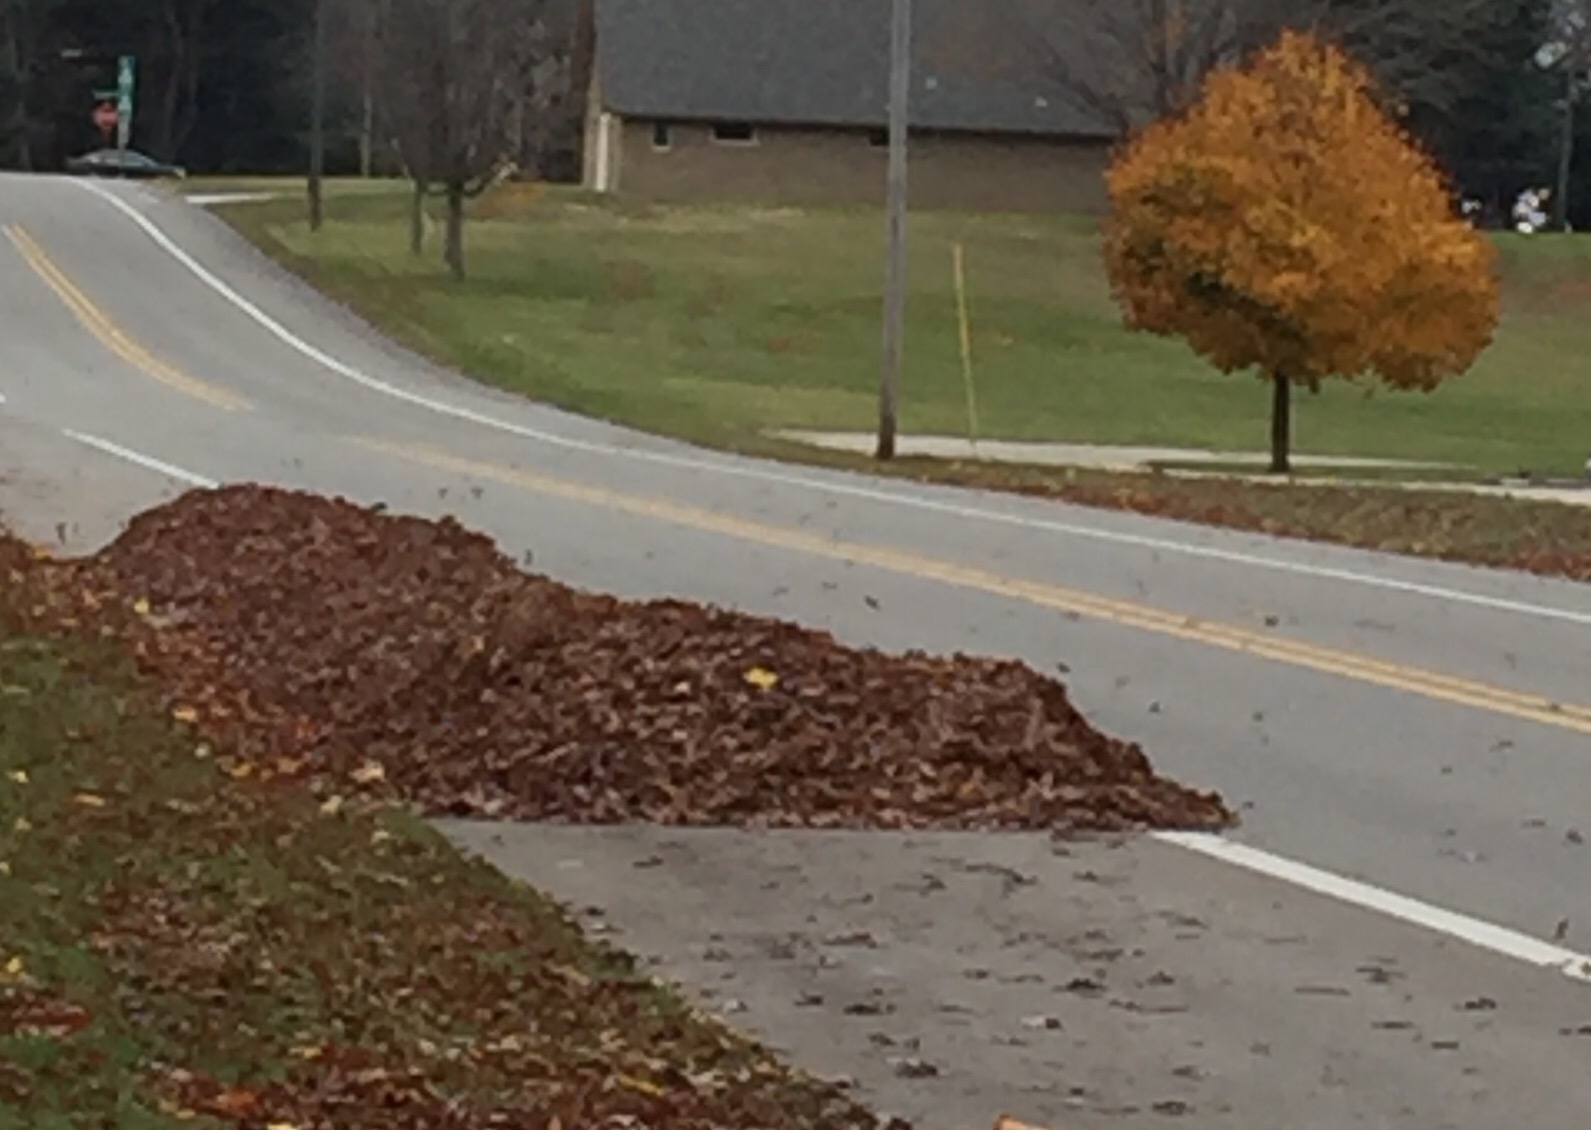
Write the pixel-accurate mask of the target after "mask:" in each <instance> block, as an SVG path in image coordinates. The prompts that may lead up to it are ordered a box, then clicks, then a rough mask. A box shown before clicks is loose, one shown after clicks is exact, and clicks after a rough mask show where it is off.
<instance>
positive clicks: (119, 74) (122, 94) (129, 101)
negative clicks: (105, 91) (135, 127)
mask: <svg viewBox="0 0 1591 1130" xmlns="http://www.w3.org/2000/svg"><path fill="white" fill-rule="evenodd" d="M136 65H137V64H136V63H134V61H133V57H132V56H131V55H123V56H122V57H121V58H120V59H119V60H117V63H116V98H117V101H119V102H120V103H121V111H122V113H124V114H125V113H127V112H128V111H130V110H131V109H132V108H133V86H134V83H135V81H136V79H135V78H134V75H135V67H136Z"/></svg>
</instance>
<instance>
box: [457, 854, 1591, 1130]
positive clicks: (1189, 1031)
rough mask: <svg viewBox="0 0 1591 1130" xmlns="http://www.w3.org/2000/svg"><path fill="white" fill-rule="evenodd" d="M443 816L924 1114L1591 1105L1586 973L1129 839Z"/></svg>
mask: <svg viewBox="0 0 1591 1130" xmlns="http://www.w3.org/2000/svg"><path fill="white" fill-rule="evenodd" d="M444 831H445V832H447V833H448V834H449V835H450V836H451V838H452V839H453V840H454V842H455V843H458V844H459V845H460V846H461V847H463V848H465V849H466V850H469V851H472V852H478V853H481V854H483V855H484V856H485V857H486V858H487V859H489V860H491V861H492V862H493V863H495V864H496V865H498V866H499V867H501V868H503V869H504V870H506V871H507V872H508V873H509V874H511V875H514V876H516V877H518V878H521V879H523V880H525V881H527V882H529V883H531V884H533V885H534V886H536V887H537V888H539V889H541V890H543V891H545V892H547V893H549V894H551V895H553V896H554V897H555V898H559V899H561V900H564V901H566V902H567V903H569V904H570V905H571V906H572V908H573V909H574V910H576V911H577V912H579V913H580V915H581V917H582V918H583V920H584V921H585V923H586V924H587V926H588V928H594V929H596V930H597V931H598V932H600V933H605V934H609V935H611V936H613V938H614V940H615V941H616V942H618V943H619V944H621V945H623V946H625V947H626V948H628V949H630V950H632V951H633V952H636V953H638V954H639V955H643V956H649V957H650V958H651V959H652V968H653V969H654V971H655V972H657V973H659V974H661V975H664V976H667V977H670V978H674V979H677V980H679V981H681V982H683V983H684V984H685V985H686V986H688V987H689V988H690V989H691V990H692V991H693V992H694V995H695V996H696V998H697V999H698V1000H699V1001H700V1002H701V1003H702V1005H703V1006H704V1007H706V1008H707V1009H708V1010H710V1011H715V1012H718V1013H721V1014H724V1015H725V1016H726V1019H728V1020H729V1022H730V1023H732V1024H733V1025H735V1026H737V1027H741V1028H745V1029H749V1030H750V1031H752V1032H753V1033H755V1034H757V1035H759V1036H760V1037H762V1038H764V1039H765V1040H766V1041H767V1042H768V1043H770V1044H771V1045H772V1046H774V1047H775V1048H777V1049H779V1050H781V1051H783V1052H785V1053H787V1054H789V1055H790V1056H791V1057H792V1058H793V1059H794V1061H795V1062H796V1063H798V1064H800V1065H802V1066H804V1067H806V1068H808V1069H809V1070H814V1071H816V1072H819V1073H822V1074H825V1075H830V1076H848V1077H850V1078H852V1079H854V1080H855V1082H856V1084H857V1087H858V1090H859V1092H860V1094H861V1095H862V1096H863V1097H864V1098H865V1099H866V1100H867V1101H869V1102H870V1103H872V1104H875V1105H876V1106H877V1107H878V1108H879V1109H880V1110H882V1111H883V1112H886V1113H891V1114H899V1115H902V1116H904V1117H906V1118H908V1119H910V1120H911V1121H912V1122H913V1123H914V1124H915V1125H916V1126H917V1127H918V1128H919V1130H969V1128H972V1130H977V1128H981V1127H985V1126H988V1125H989V1124H990V1123H992V1122H993V1121H994V1119H995V1116H996V1115H998V1114H1000V1113H1001V1112H1006V1113H1009V1114H1011V1115H1012V1116H1014V1117H1016V1118H1020V1119H1023V1120H1024V1121H1031V1122H1036V1123H1038V1124H1040V1125H1043V1126H1051V1127H1057V1128H1064V1130H1106V1128H1109V1130H1127V1128H1134V1127H1143V1128H1146V1130H1147V1128H1150V1127H1159V1128H1163V1127H1166V1126H1168V1125H1177V1124H1178V1123H1179V1122H1182V1124H1184V1125H1190V1126H1199V1127H1201V1128H1204V1127H1208V1128H1230V1130H1277V1128H1279V1127H1289V1126H1298V1127H1303V1126H1307V1127H1309V1130H1339V1128H1340V1130H1347V1128H1349V1127H1364V1126H1376V1127H1384V1128H1393V1127H1397V1128H1407V1130H1434V1128H1436V1127H1445V1128H1453V1130H1496V1128H1497V1127H1502V1126H1519V1127H1525V1126H1529V1127H1541V1128H1543V1130H1546V1128H1548V1127H1564V1128H1567V1127H1571V1126H1578V1125H1582V1124H1583V1121H1584V1111H1585V1110H1587V1109H1591V1075H1588V1074H1587V1073H1586V1072H1585V1071H1584V1070H1583V1066H1584V1056H1585V1051H1586V1047H1587V1046H1588V1043H1587V1037H1586V1036H1584V1035H1583V1034H1581V1033H1584V1032H1586V1031H1591V1029H1587V1028H1586V1027H1585V1025H1586V1024H1587V1022H1588V1021H1591V989H1587V988H1586V987H1584V986H1580V985H1575V984H1573V983H1571V982H1569V981H1566V980H1565V979H1564V978H1563V977H1562V976H1561V975H1559V974H1557V973H1553V972H1544V971H1540V970H1537V969H1533V968H1530V967H1527V966H1524V965H1520V964H1516V963H1513V962H1511V961H1508V960H1506V959H1503V958H1500V957H1495V956H1492V955H1490V954H1487V953H1484V952H1481V951H1479V950H1473V949H1471V948H1469V947H1468V946H1466V945H1464V944H1463V943H1461V942H1458V941H1455V940H1450V939H1446V938H1443V937H1440V936H1437V935H1435V934H1430V933H1426V932H1424V931H1422V930H1419V929H1416V928H1414V927H1411V926H1406V925H1403V924H1400V923H1397V922H1394V921H1392V920H1390V919H1387V918H1383V917H1380V916H1378V915H1375V914H1372V913H1370V912H1367V911H1362V910H1358V909H1355V908H1351V907H1347V906H1344V905H1341V904H1338V903H1335V902H1330V901H1327V900H1325V899H1323V898H1321V897H1319V896H1315V895H1312V894H1309V893H1306V892H1303V891H1300V890H1298V889H1296V888H1293V887H1288V886H1284V885H1281V884H1279V883H1275V882H1273V881H1271V880H1268V879H1265V878H1261V877H1259V876H1255V875H1251V874H1249V873H1247V872H1242V871H1238V870H1236V869H1234V868H1230V867H1228V866H1226V865H1224V864H1220V863H1216V862H1213V861H1210V860H1206V859H1203V858H1200V857H1198V856H1195V855H1193V854H1191V853H1188V852H1185V851H1183V850H1182V849H1179V848H1176V847H1172V846H1169V845H1165V844H1161V843H1158V842H1154V841H1150V840H1132V841H1128V842H1125V843H1121V844H1118V845H1116V846H1109V845H1106V844H1101V843H1092V844H1071V845H1062V844H1052V843H1051V842H1050V841H1049V840H1048V838H1046V837H1042V836H1031V835H1021V836H1018V835H1012V836H995V835H976V834H961V835H940V834H934V835H929V834H916V835H912V834H893V833H811V832H794V833H791V832H777V833H761V834H759V833H743V832H729V831H711V830H709V831H703V830H679V829H658V828H628V829H624V828H618V829H577V828H550V827H523V826H521V827H515V826H493V825H486V824H448V825H444ZM1182 1120H1185V1121H1182Z"/></svg>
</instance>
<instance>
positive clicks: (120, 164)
mask: <svg viewBox="0 0 1591 1130" xmlns="http://www.w3.org/2000/svg"><path fill="white" fill-rule="evenodd" d="M66 171H67V172H69V173H71V174H73V175H74V176H82V177H121V178H125V179H129V180H165V179H170V178H178V179H180V178H182V177H185V176H187V175H188V172H187V170H186V169H183V168H181V167H180V166H177V165H168V164H165V163H164V162H162V161H157V160H155V159H154V158H153V157H146V156H145V155H144V154H142V153H138V152H135V151H133V150H131V149H97V150H95V151H94V152H92V153H85V154H83V155H82V156H81V157H73V158H72V159H71V160H69V161H68V162H67V163H66Z"/></svg>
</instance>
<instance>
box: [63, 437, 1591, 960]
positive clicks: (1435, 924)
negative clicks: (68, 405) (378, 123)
mask: <svg viewBox="0 0 1591 1130" xmlns="http://www.w3.org/2000/svg"><path fill="white" fill-rule="evenodd" d="M64 434H65V435H66V436H67V437H69V438H70V439H73V440H76V441H77V442H78V443H82V444H86V445H87V446H89V447H92V448H94V449H96V450H98V451H101V452H104V453H105V454H107V455H113V456H115V457H116V458H118V459H124V460H126V461H127V462H129V463H132V464H134V465H135V466H138V467H142V468H144V469H145V470H149V471H155V472H157V473H159V474H162V475H166V476H168V477H170V478H173V479H176V480H178V481H179V482H184V483H188V484H190V485H192V486H196V487H206V488H214V487H216V486H217V485H219V484H217V483H216V482H214V481H213V480H211V479H207V478H205V477H204V476H203V475H200V474H196V473H195V472H193V471H188V470H185V469H183V468H181V467H178V466H175V465H173V464H171V463H167V462H165V461H164V460H162V459H156V458H154V457H152V456H149V455H143V454H141V453H139V452H137V451H133V450H131V449H129V448H126V447H123V446H121V445H120V444H116V443H112V442H110V441H109V440H105V439H100V438H99V437H98V436H91V435H87V434H85V433H83V432H75V431H70V430H68V431H66V432H65V433H64ZM1149 838H1150V839H1152V840H1156V841H1158V842H1160V843H1163V844H1167V845H1169V846H1172V847H1179V848H1183V849H1184V850H1187V851H1191V852H1194V853H1195V854H1198V855H1203V856H1206V857H1208V858H1210V859H1215V860H1219V861H1220V862H1222V863H1226V864H1229V865H1231V866H1233V867H1238V868H1242V869H1243V870H1246V871H1252V872H1255V873H1256V874H1260V875H1264V876H1267V877H1269V878H1272V879H1277V880H1280V881H1281V882H1284V883H1287V884H1290V885H1292V886H1295V887H1299V888H1302V889H1303V890H1306V891H1310V892H1313V893H1314V894H1319V895H1324V896H1326V897H1328V898H1332V899H1335V900H1336V901H1338V902H1342V903H1347V904H1348V905H1350V906H1356V907H1358V908H1360V909H1361V910H1366V911H1370V912H1372V913H1375V914H1380V915H1383V916H1385V917H1388V918H1394V919H1397V920H1399V921H1401V922H1407V923H1409V924H1411V925H1414V926H1419V927H1422V928H1424V929H1426V930H1429V931H1431V932H1433V933H1437V934H1443V935H1446V936H1447V937H1450V938H1456V939H1458V940H1459V941H1463V942H1468V943H1469V944H1470V945H1473V946H1476V947H1479V948H1480V949H1483V950H1488V951H1490V952H1492V953H1494V954H1498V955H1500V956H1502V957H1507V958H1512V959H1513V960H1515V961H1520V962H1524V963H1525V964H1527V965H1534V966H1539V967H1542V968H1548V969H1555V970H1557V971H1558V972H1559V973H1562V974H1563V975H1564V976H1566V977H1569V978H1571V979H1573V980H1576V981H1586V982H1591V956H1587V955H1585V954H1579V953H1575V952H1574V951H1573V950H1568V949H1564V948H1563V947H1561V946H1555V945H1551V944H1550V943H1547V942H1543V941H1539V940H1538V939H1536V938H1532V937H1530V936H1529V935H1527V934H1521V933H1519V932H1518V931H1516V930H1510V929H1507V928H1506V927H1503V926H1495V925H1492V924H1491V923H1489V922H1483V921H1481V920H1480V919H1478V918H1470V917H1468V916H1467V915H1463V914H1458V913H1456V912H1454V911H1451V910H1444V909H1442V908H1441V907H1437V906H1432V905H1430V904H1428V903H1423V902H1418V901H1416V900H1414V899H1411V898H1406V897H1405V896H1403V895H1399V894H1394V893H1393V892H1391V891H1387V890H1382V889H1381V888H1379V887H1373V886H1371V885H1370V884H1368V883H1361V882H1358V881H1357V880H1354V879H1347V878H1344V877H1343V876H1341V875H1334V874H1332V873H1331V872H1329V871H1322V870H1320V869H1319V868H1316V867H1311V866H1309V865H1308V864H1305V863H1296V862H1294V861H1293V860H1290V859H1285V858H1283V857H1282V856H1279V855H1272V854H1271V853H1270V852H1266V851H1261V850H1260V849H1258V848H1253V847H1249V846H1248V845H1246V844H1240V843H1237V842H1235V841H1233V840H1229V839H1226V838H1225V837H1223V836H1218V835H1213V834H1210V833H1205V832H1155V833H1151V834H1150V837H1149Z"/></svg>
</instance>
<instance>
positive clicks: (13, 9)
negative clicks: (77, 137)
mask: <svg viewBox="0 0 1591 1130" xmlns="http://www.w3.org/2000/svg"><path fill="white" fill-rule="evenodd" d="M21 25H22V9H21V7H20V5H10V6H8V5H6V4H5V3H4V0H0V34H3V35H4V36H5V38H4V40H0V79H3V80H4V81H5V84H6V85H8V86H11V87H12V90H11V94H12V97H11V98H10V99H9V101H10V102H11V105H10V106H8V107H5V108H4V109H3V110H0V168H3V167H4V166H5V164H6V163H7V162H8V161H9V162H10V163H12V164H13V165H14V167H16V168H18V169H21V170H22V171H23V172H32V171H33V147H32V146H31V145H30V144H29V138H28V132H29V126H30V125H31V124H32V115H31V114H30V113H29V110H28V68H29V63H30V62H31V60H30V58H29V52H28V51H27V50H26V49H25V48H24V47H23V43H22V40H23V29H22V26H21Z"/></svg>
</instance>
